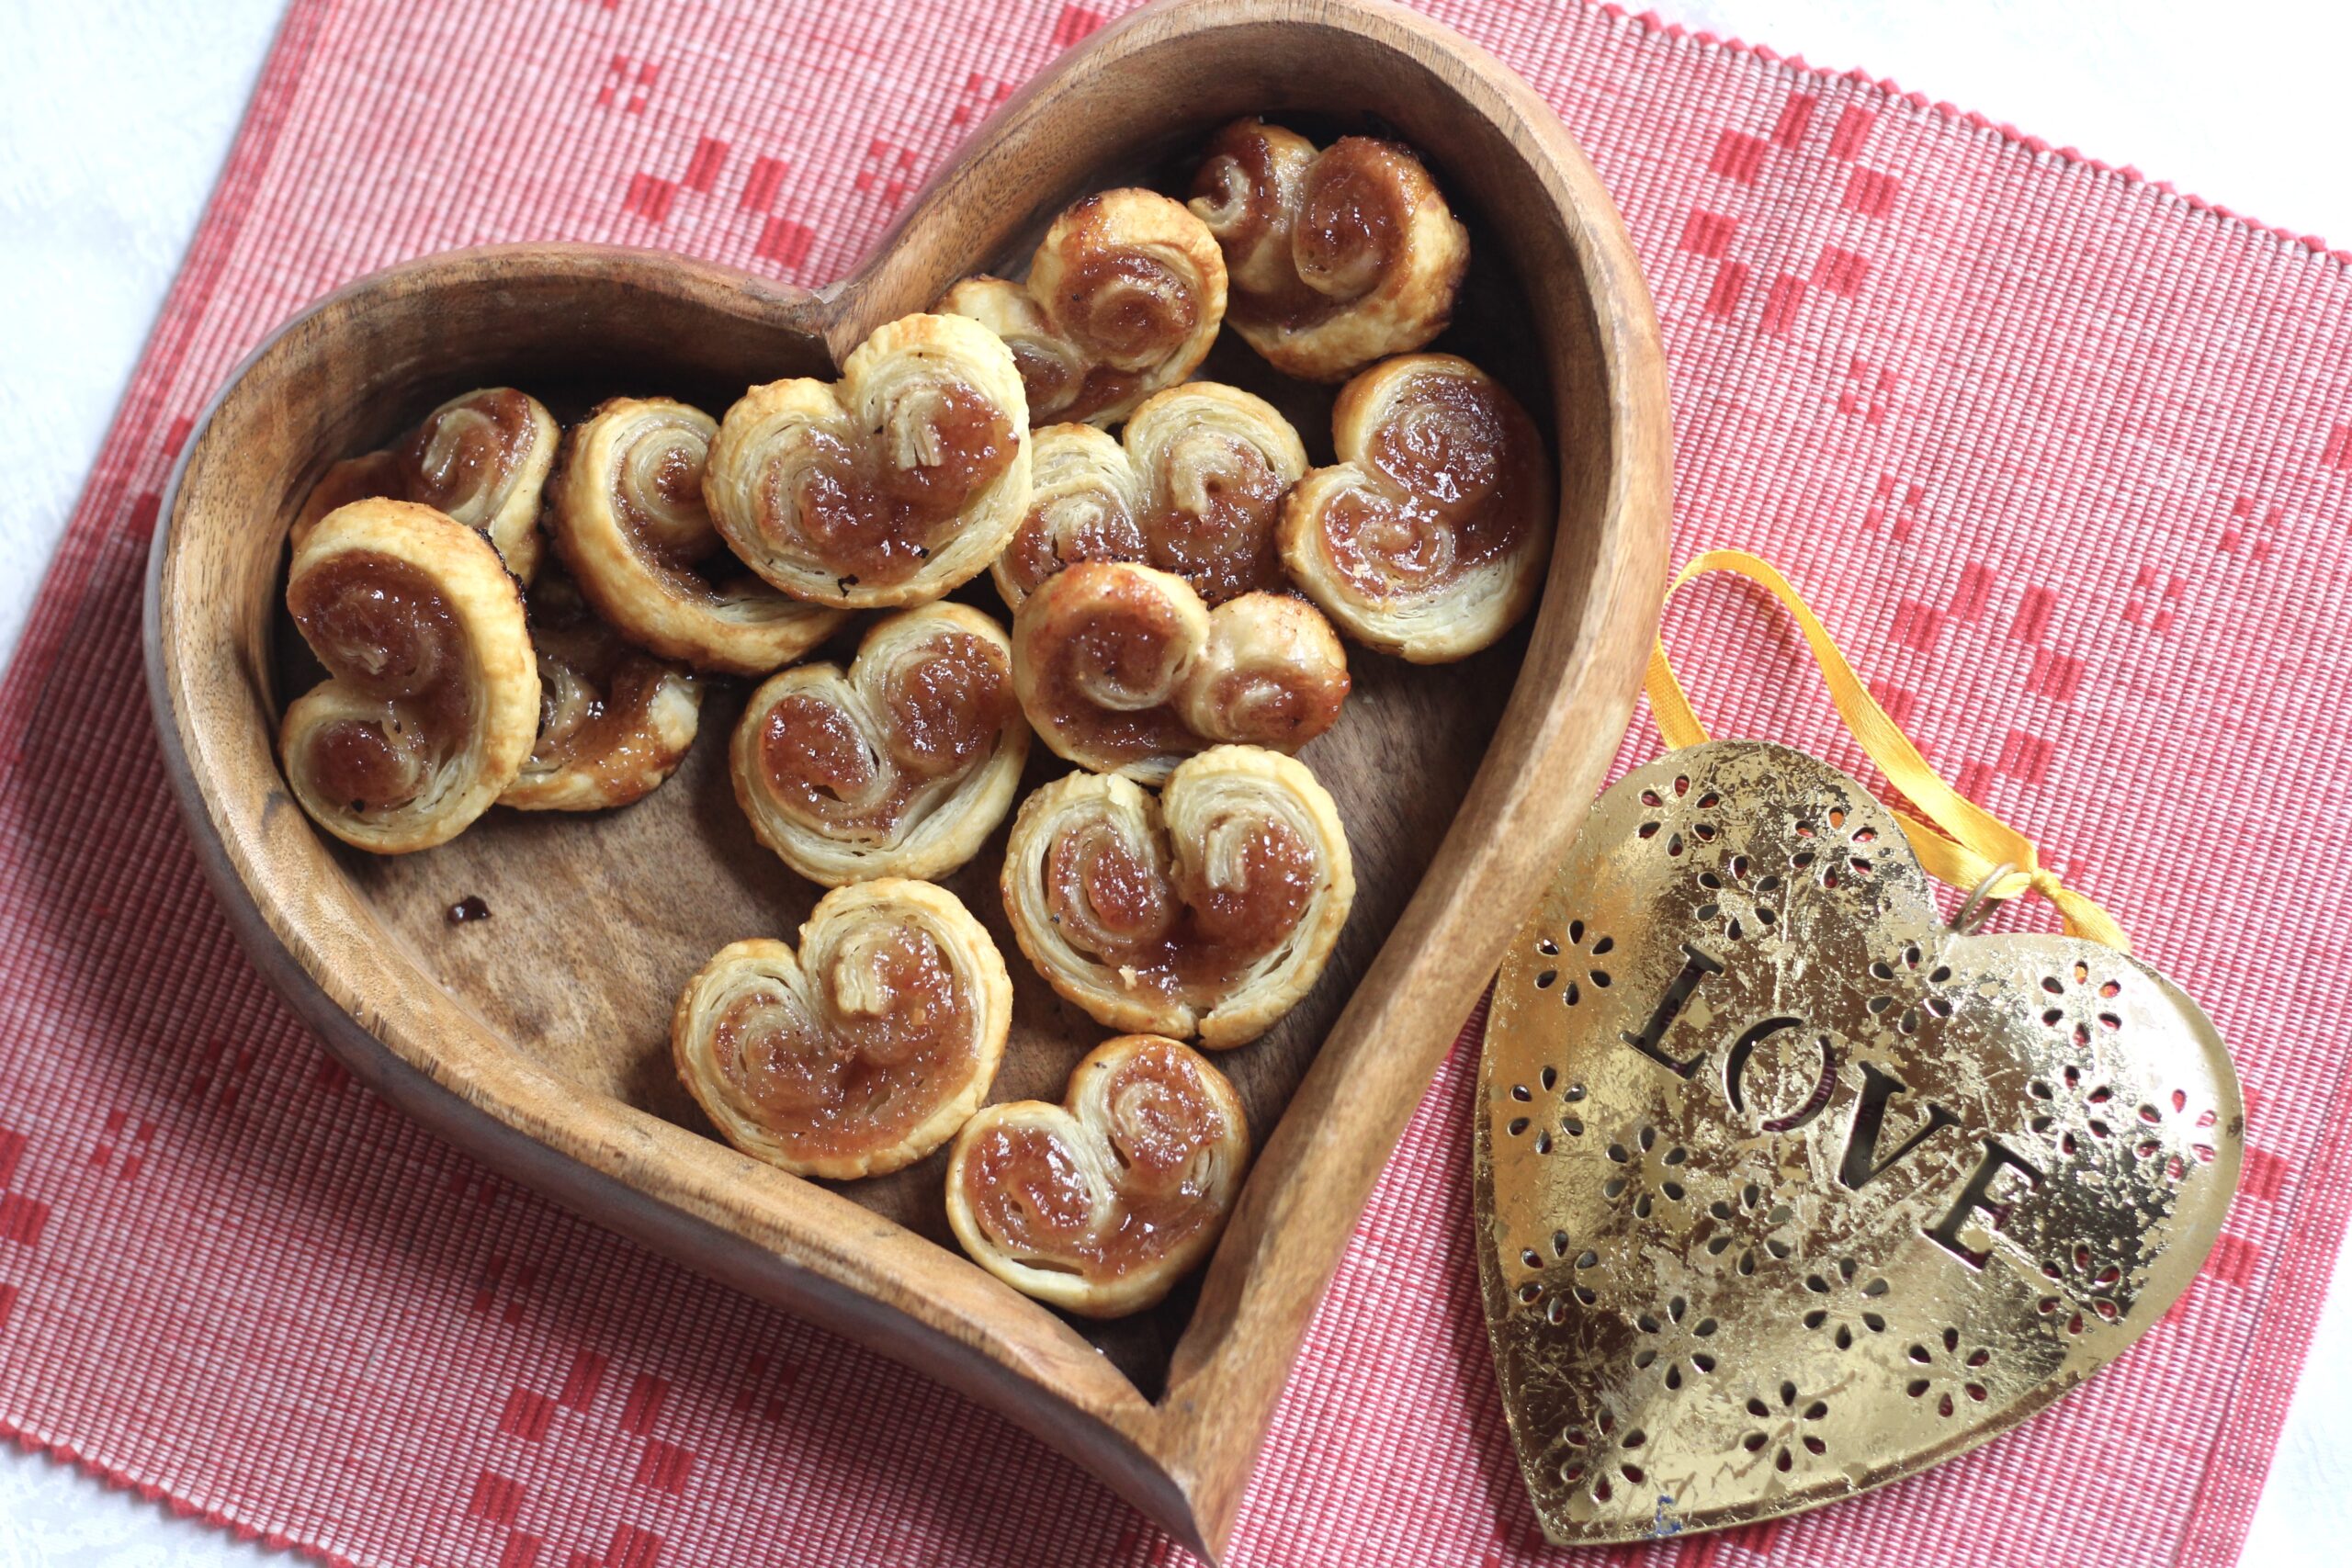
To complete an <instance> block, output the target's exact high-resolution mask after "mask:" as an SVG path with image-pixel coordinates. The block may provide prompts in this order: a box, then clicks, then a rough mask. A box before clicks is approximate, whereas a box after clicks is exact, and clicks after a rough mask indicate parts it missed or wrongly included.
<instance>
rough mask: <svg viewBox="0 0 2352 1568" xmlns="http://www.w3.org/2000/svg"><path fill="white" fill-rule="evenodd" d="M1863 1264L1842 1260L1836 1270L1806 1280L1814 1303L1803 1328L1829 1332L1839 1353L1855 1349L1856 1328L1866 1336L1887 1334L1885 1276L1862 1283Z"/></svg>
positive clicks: (1825, 1270) (1874, 1276) (1848, 1259)
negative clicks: (1861, 1265)
mask: <svg viewBox="0 0 2352 1568" xmlns="http://www.w3.org/2000/svg"><path fill="white" fill-rule="evenodd" d="M1860 1275H1861V1269H1860V1265H1858V1264H1857V1263H1855V1261H1854V1260H1853V1259H1852V1258H1839V1259H1838V1262H1837V1265H1836V1267H1834V1268H1829V1269H1823V1270H1821V1271H1820V1272H1819V1273H1817V1274H1808V1275H1806V1276H1805V1277H1804V1288H1805V1291H1806V1292H1807V1293H1808V1294H1809V1295H1810V1296H1811V1297H1812V1298H1813V1301H1814V1304H1813V1305H1812V1306H1810V1307H1808V1308H1806V1309H1805V1314H1804V1325H1805V1326H1806V1327H1807V1328H1813V1329H1821V1330H1824V1331H1826V1332H1827V1333H1828V1335H1829V1338H1830V1343H1832V1344H1834V1345H1836V1346H1837V1347H1838V1348H1839V1349H1840V1350H1850V1349H1852V1348H1853V1346H1854V1331H1855V1330H1856V1329H1860V1330H1861V1331H1862V1332H1864V1333H1866V1334H1883V1333H1885V1332H1886V1314H1885V1313H1884V1311H1883V1310H1882V1308H1883V1305H1884V1300H1883V1298H1884V1297H1885V1295H1886V1293H1887V1288H1888V1287H1887V1283H1886V1280H1885V1277H1884V1276H1883V1275H1873V1276H1872V1277H1871V1278H1870V1279H1868V1280H1860ZM1857 1280H1860V1283H1857V1282H1856V1281H1857Z"/></svg>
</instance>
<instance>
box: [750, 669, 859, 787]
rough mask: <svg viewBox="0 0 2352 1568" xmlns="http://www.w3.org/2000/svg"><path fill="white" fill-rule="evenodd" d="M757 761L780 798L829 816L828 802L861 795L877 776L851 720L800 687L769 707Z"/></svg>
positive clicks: (761, 731)
mask: <svg viewBox="0 0 2352 1568" xmlns="http://www.w3.org/2000/svg"><path fill="white" fill-rule="evenodd" d="M760 762H761V766H762V768H763V771H764V772H765V773H766V774H767V780H768V784H769V787H770V788H771V789H773V790H774V791H775V795H776V796H777V797H778V798H779V799H781V800H783V801H785V802H786V803H787V804H790V805H796V806H798V807H800V808H801V809H802V810H803V811H805V812H809V813H810V814H812V815H816V816H820V817H825V818H831V815H832V808H833V807H838V806H840V805H842V804H854V803H857V802H861V801H863V800H865V798H866V797H867V796H868V795H870V793H871V792H872V791H873V789H874V787H875V785H876V784H877V783H878V782H879V781H880V778H881V769H880V767H879V766H878V765H877V762H876V758H875V755H874V751H873V749H872V748H871V747H869V746H868V745H866V743H865V736H864V735H863V734H862V733H861V732H860V731H859V729H858V728H857V724H856V721H855V720H854V719H852V718H851V717H850V716H849V715H848V714H846V713H844V712H842V709H840V708H839V707H837V706H835V705H833V704H831V703H830V702H827V701H826V700H825V699H824V698H822V697H820V696H816V695H814V694H809V693H805V692H793V693H789V694H786V695H785V696H784V697H783V698H781V699H780V700H778V701H777V703H776V705H775V706H774V707H772V708H770V709H769V710H768V716H767V722H766V723H765V724H764V725H763V726H762V727H761V730H760Z"/></svg>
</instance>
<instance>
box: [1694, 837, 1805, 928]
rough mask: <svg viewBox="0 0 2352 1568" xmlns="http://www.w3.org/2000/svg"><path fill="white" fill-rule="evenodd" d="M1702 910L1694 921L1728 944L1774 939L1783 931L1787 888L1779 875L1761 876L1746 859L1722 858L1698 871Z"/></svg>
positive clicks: (1772, 873) (1740, 857) (1732, 856)
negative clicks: (1782, 903) (1763, 938)
mask: <svg viewBox="0 0 2352 1568" xmlns="http://www.w3.org/2000/svg"><path fill="white" fill-rule="evenodd" d="M1698 880H1699V897H1700V900H1701V902H1700V904H1699V907H1698V908H1696V909H1694V910H1692V911H1691V918H1692V919H1696V920H1697V921H1698V922H1699V923H1700V924H1701V925H1702V926H1705V927H1707V928H1708V929H1709V930H1711V931H1714V932H1715V933H1717V934H1718V935H1720V936H1721V937H1723V939H1724V941H1726V942H1745V941H1747V939H1748V938H1750V937H1761V936H1772V935H1775V934H1777V933H1778V932H1779V931H1780V929H1781V899H1782V898H1784V897H1786V896H1787V890H1788V884H1787V882H1786V881H1785V880H1784V879H1783V878H1782V877H1781V874H1780V873H1779V872H1776V871H1768V872H1765V873H1763V874H1760V875H1759V874H1758V873H1757V869H1756V865H1755V863H1754V862H1752V861H1751V860H1750V859H1749V858H1748V857H1747V855H1745V854H1740V853H1734V854H1727V855H1722V856H1720V857H1718V858H1717V859H1716V860H1715V861H1714V862H1713V863H1711V864H1707V865H1702V866H1701V867H1700V868H1699V871H1698Z"/></svg>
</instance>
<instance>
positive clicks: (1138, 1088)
mask: <svg viewBox="0 0 2352 1568" xmlns="http://www.w3.org/2000/svg"><path fill="white" fill-rule="evenodd" d="M1249 1167H1250V1126H1249V1122H1248V1121H1247V1119H1246V1118H1245V1117H1244V1116H1243V1114H1242V1107H1241V1100H1240V1097H1239V1096H1238V1095H1237V1094H1235V1093H1234V1091H1233V1086H1232V1085H1231V1084H1230V1083H1227V1081H1226V1078H1225V1075H1224V1074H1222V1073H1220V1072H1218V1071H1217V1070H1216V1068H1215V1067H1213V1066H1210V1065H1209V1064H1208V1062H1207V1061H1206V1060H1205V1059H1204V1058H1203V1057H1202V1056H1201V1055H1200V1054H1199V1053H1198V1052H1195V1051H1193V1050H1190V1049H1188V1048H1186V1047H1185V1046H1183V1045H1182V1044H1180V1043H1177V1042H1175V1041H1173V1040H1168V1039H1164V1038H1162V1037H1160V1036H1159V1035H1154V1034H1127V1035H1122V1036H1121V1037H1119V1038H1118V1039H1116V1040H1106V1041H1104V1042H1103V1043H1102V1044H1101V1045H1098V1046H1096V1047H1095V1048H1094V1050H1093V1051H1092V1052H1091V1053H1089V1054H1088V1055H1087V1056H1086V1057H1085V1059H1084V1060H1082V1061H1080V1063H1079V1064H1078V1066H1076V1067H1075V1068H1073V1069H1072V1070H1071V1072H1070V1076H1069V1094H1068V1097H1067V1098H1066V1099H1065V1100H1063V1102H1062V1103H1061V1104H1059V1105H1050V1104H1047V1103H1046V1102H1045V1101H1044V1100H1013V1101H1011V1102H1008V1103H1006V1104H1002V1105H991V1106H989V1107H988V1108H987V1109H985V1110H983V1111H980V1112H979V1113H978V1115H976V1116H974V1117H973V1118H972V1119H971V1120H970V1121H969V1122H966V1123H965V1124H964V1130H963V1132H962V1133H961V1134H957V1136H956V1152H955V1154H954V1156H951V1157H950V1159H949V1161H948V1166H947V1223H948V1224H949V1225H950V1226H952V1227H953V1228H954V1230H955V1232H956V1240H958V1241H960V1242H962V1243H963V1244H964V1250H965V1251H966V1252H967V1253H969V1254H971V1256H972V1258H973V1259H974V1261H976V1262H978V1264H979V1265H980V1267H982V1268H984V1269H987V1270H988V1271H989V1273H991V1274H994V1275H995V1276H996V1277H997V1278H998V1279H1000V1280H1003V1281H1004V1282H1005V1283H1006V1284H1008V1285H1011V1286H1012V1288H1013V1289H1014V1290H1016V1291H1019V1292H1022V1293H1023V1294H1024V1295H1030V1296H1035V1298H1037V1299H1038V1300H1039V1301H1043V1302H1050V1303H1053V1304H1054V1305H1055V1306H1057V1307H1060V1308H1062V1309H1063V1310H1064V1311H1066V1312H1074V1313H1077V1314H1080V1315H1081V1316H1085V1317H1122V1316H1125V1314H1128V1313H1133V1312H1139V1311H1141V1310H1142V1309H1143V1308H1145V1307H1148V1306H1150V1305H1151V1304H1152V1303H1155V1302H1158V1301H1159V1300H1160V1299H1161V1298H1162V1297H1164V1296H1166V1295H1167V1294H1168V1292H1169V1289H1170V1287H1171V1286H1172V1285H1174V1284H1175V1283H1176V1281H1177V1280H1179V1279H1181V1278H1182V1277H1183V1276H1184V1275H1185V1274H1187V1273H1189V1272H1190V1271H1191V1270H1192V1269H1194V1268H1195V1267H1197V1266H1198V1265H1199V1264H1200V1263H1201V1262H1202V1261H1203V1260H1204V1259H1205V1258H1207V1257H1208V1255H1209V1252H1210V1249H1211V1248H1213V1247H1216V1239H1217V1237H1218V1235H1221V1234H1222V1233H1223V1232H1224V1229H1225V1222H1226V1219H1227V1216H1228V1215H1230V1214H1231V1213H1233V1204H1234V1200H1235V1199H1236V1198H1237V1197H1238V1195H1239V1193H1240V1191H1241V1179H1242V1176H1243V1175H1244V1173H1245V1172H1247V1170H1248V1169H1249Z"/></svg>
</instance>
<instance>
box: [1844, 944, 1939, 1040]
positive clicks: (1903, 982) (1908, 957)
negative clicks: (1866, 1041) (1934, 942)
mask: <svg viewBox="0 0 2352 1568" xmlns="http://www.w3.org/2000/svg"><path fill="white" fill-rule="evenodd" d="M1871 980H1872V981H1874V982H1875V985H1874V987H1873V988H1872V990H1871V998H1870V1000H1869V1002H1868V1003H1866V1004H1865V1005H1866V1006H1867V1007H1868V1008H1869V1010H1870V1015H1871V1018H1873V1019H1875V1020H1877V1021H1878V1022H1879V1025H1880V1027H1882V1028H1885V1029H1892V1030H1894V1032H1895V1033H1897V1034H1904V1035H1911V1034H1917V1033H1918V1032H1919V1026H1920V1025H1921V1024H1922V1023H1923V1022H1924V1021H1926V1020H1927V1019H1928V1018H1930V1017H1934V1018H1950V1017H1951V1015H1952V1012H1953V1010H1954V1009H1953V1003H1952V999H1951V993H1950V991H1949V990H1947V989H1946V987H1949V986H1950V985H1951V980H1952V969H1951V964H1946V963H1943V962H1941V961H1940V960H1939V961H1938V962H1936V963H1934V964H1929V963H1928V955H1927V953H1926V952H1925V950H1923V949H1922V948H1921V947H1920V946H1919V944H1918V943H1917V942H1906V943H1905V944H1904V947H1903V949H1902V951H1901V952H1899V953H1892V954H1889V955H1888V956H1886V957H1883V958H1874V959H1872V960H1871Z"/></svg>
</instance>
